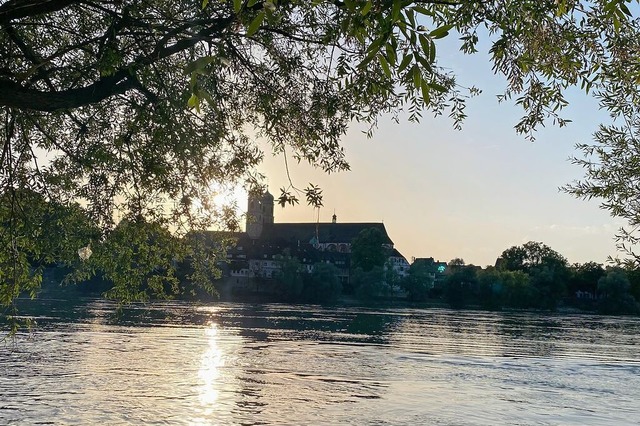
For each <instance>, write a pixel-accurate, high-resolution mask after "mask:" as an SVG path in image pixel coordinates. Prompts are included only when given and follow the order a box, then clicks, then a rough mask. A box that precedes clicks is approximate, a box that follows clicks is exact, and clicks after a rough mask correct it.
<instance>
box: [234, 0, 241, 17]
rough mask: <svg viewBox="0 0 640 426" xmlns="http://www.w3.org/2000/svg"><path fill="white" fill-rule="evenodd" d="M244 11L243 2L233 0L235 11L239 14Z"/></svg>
mask: <svg viewBox="0 0 640 426" xmlns="http://www.w3.org/2000/svg"><path fill="white" fill-rule="evenodd" d="M241 9H242V0H233V11H234V12H235V13H236V14H237V13H240V10H241Z"/></svg>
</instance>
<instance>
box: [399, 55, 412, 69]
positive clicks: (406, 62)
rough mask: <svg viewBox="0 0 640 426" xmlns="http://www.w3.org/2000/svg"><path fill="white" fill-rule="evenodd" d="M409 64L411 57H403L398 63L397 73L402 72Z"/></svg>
mask: <svg viewBox="0 0 640 426" xmlns="http://www.w3.org/2000/svg"><path fill="white" fill-rule="evenodd" d="M410 63H411V55H404V58H402V62H400V66H399V67H398V72H399V73H400V72H402V71H404V70H405V68H407V67H408V66H409V64H410Z"/></svg>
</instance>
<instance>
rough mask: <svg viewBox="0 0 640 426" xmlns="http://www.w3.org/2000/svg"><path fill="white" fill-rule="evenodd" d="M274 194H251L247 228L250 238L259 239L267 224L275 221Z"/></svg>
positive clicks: (267, 192)
mask: <svg viewBox="0 0 640 426" xmlns="http://www.w3.org/2000/svg"><path fill="white" fill-rule="evenodd" d="M273 201H274V200H273V195H271V194H270V193H269V191H266V192H265V193H264V194H251V193H250V194H249V200H248V205H247V223H246V230H247V234H248V235H249V238H253V239H258V238H260V236H261V235H262V230H263V228H264V225H265V224H270V223H273Z"/></svg>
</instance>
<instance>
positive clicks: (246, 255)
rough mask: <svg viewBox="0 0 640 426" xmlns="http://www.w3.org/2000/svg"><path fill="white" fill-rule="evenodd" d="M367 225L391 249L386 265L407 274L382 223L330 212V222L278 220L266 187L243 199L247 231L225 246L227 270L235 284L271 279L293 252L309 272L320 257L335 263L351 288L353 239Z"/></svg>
mask: <svg viewBox="0 0 640 426" xmlns="http://www.w3.org/2000/svg"><path fill="white" fill-rule="evenodd" d="M368 228H377V229H379V230H380V231H381V233H382V235H383V236H384V244H383V246H384V247H386V248H387V249H388V250H389V260H388V262H387V265H388V266H387V267H393V269H394V270H396V272H397V273H398V275H399V276H401V277H402V276H405V275H406V274H407V273H408V270H409V263H408V262H407V260H406V259H405V257H404V256H402V255H401V254H400V253H399V252H398V251H397V250H396V249H394V247H393V241H392V240H391V238H389V235H388V234H387V230H386V228H385V226H384V223H379V222H357V223H339V222H338V220H337V216H336V215H335V214H334V215H333V219H332V221H331V222H312V223H276V222H275V221H274V197H273V195H271V194H270V193H269V192H268V191H266V192H264V193H263V194H259V195H255V194H250V195H249V198H248V205H247V218H246V228H245V229H246V231H245V232H241V233H238V234H236V235H235V237H236V243H235V245H233V246H232V247H230V248H229V249H228V251H227V263H226V266H225V267H224V269H225V271H224V273H225V276H226V277H228V278H230V281H231V283H233V284H234V286H240V287H242V286H243V285H247V286H250V285H251V284H252V282H253V281H255V280H256V279H261V280H271V279H273V277H274V276H275V274H276V272H277V271H278V270H279V269H280V266H279V261H278V259H279V258H280V257H281V256H282V255H283V254H285V253H286V254H288V255H289V256H292V257H295V258H297V259H298V260H299V261H300V263H301V264H302V265H303V267H304V268H306V269H307V271H308V272H311V271H312V269H313V265H314V264H316V263H318V262H326V263H331V264H333V265H335V266H336V267H337V269H338V271H339V274H338V276H339V278H340V281H341V282H342V284H343V287H344V288H345V289H347V290H348V289H349V274H350V269H351V262H350V260H351V242H352V241H353V239H354V238H356V237H357V236H358V234H359V233H360V232H361V231H363V230H365V229H368Z"/></svg>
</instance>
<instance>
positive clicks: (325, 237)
mask: <svg viewBox="0 0 640 426" xmlns="http://www.w3.org/2000/svg"><path fill="white" fill-rule="evenodd" d="M316 227H317V230H318V239H319V243H321V244H325V243H338V244H340V243H346V244H350V243H351V241H353V239H354V238H355V237H357V236H358V234H359V233H360V232H361V231H363V230H364V229H367V228H377V229H379V230H380V231H382V234H383V235H384V238H385V241H384V243H385V244H393V241H391V238H389V234H387V230H386V229H385V227H384V223H367V222H357V223H319V224H318V223H313V222H310V223H273V224H265V226H264V229H263V232H262V236H261V238H260V239H261V240H263V241H264V240H268V241H272V242H282V243H284V242H287V243H298V242H300V243H309V242H310V241H312V240H313V239H314V238H315V237H316Z"/></svg>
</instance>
